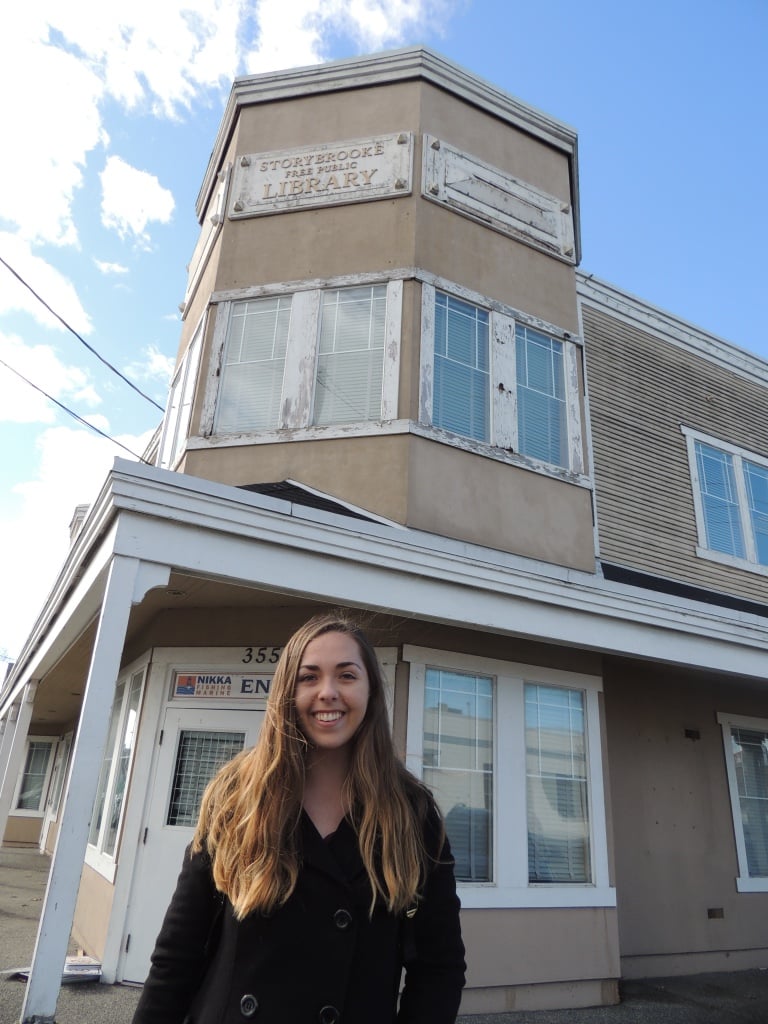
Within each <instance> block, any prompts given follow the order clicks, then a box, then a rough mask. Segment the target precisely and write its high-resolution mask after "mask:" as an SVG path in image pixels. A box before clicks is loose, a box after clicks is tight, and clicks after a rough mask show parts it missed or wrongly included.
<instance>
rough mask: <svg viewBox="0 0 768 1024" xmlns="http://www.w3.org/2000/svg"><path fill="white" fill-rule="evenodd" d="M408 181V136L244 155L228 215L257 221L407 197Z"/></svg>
mask: <svg viewBox="0 0 768 1024" xmlns="http://www.w3.org/2000/svg"><path fill="white" fill-rule="evenodd" d="M412 179H413V136H412V134H411V133H410V132H400V133H398V134H396V135H377V136H375V137H374V138H367V139H353V140H351V141H349V142H335V143H328V144H325V145H322V146H303V147H302V148H301V149H288V150H279V151H277V152H274V153H246V154H243V155H242V156H239V157H238V158H237V160H236V161H235V168H234V179H233V184H232V191H231V194H230V195H231V198H230V203H229V216H230V217H231V218H232V219H238V218H240V217H258V216H261V215H264V214H269V213H284V212H286V211H287V210H302V209H306V208H307V207H315V206H335V205H336V204H341V203H360V202H366V201H368V200H371V199H384V198H387V197H391V196H403V195H408V194H409V193H410V192H411V188H412Z"/></svg>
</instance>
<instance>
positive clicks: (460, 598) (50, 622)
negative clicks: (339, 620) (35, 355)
mask: <svg viewBox="0 0 768 1024" xmlns="http://www.w3.org/2000/svg"><path fill="white" fill-rule="evenodd" d="M291 513H292V506H291V504H290V503H289V502H286V501H281V500H279V499H275V498H271V497H267V496H265V495H261V494H258V493H256V492H252V491H244V490H241V489H239V488H236V487H233V486H228V485H225V484H218V483H215V482H212V481H208V480H203V479H200V478H196V477H190V476H186V475H184V474H180V473H174V472H171V471H168V470H161V469H157V468H155V467H151V466H144V465H140V464H138V463H133V462H129V461H127V460H123V459H116V460H115V465H114V469H113V471H112V472H111V474H110V476H109V478H108V480H107V483H106V484H105V487H104V488H103V490H102V494H101V495H100V499H99V503H97V506H96V507H95V509H94V512H93V513H92V516H93V517H94V519H93V521H91V526H92V528H91V529H89V530H88V534H89V536H90V542H89V546H88V547H87V548H81V547H80V546H79V545H77V546H78V555H79V556H78V559H77V560H76V564H75V566H74V569H73V567H72V566H70V565H69V563H67V565H66V566H65V570H66V572H65V571H63V573H62V576H60V577H59V581H58V582H57V586H56V587H54V590H53V591H52V595H51V597H50V598H49V601H48V603H47V604H46V607H45V608H44V610H43V613H42V614H41V616H40V618H39V619H38V623H37V624H36V626H35V630H34V631H33V634H32V635H31V637H30V640H29V641H28V643H27V645H26V647H25V651H24V652H23V657H22V658H20V659H19V662H18V664H17V669H15V670H14V675H15V676H16V679H15V680H14V683H13V685H12V687H11V688H9V690H8V694H7V699H11V700H12V699H13V697H14V696H15V694H16V693H17V691H18V687H19V686H20V685H22V683H23V682H25V681H26V680H27V679H28V678H32V677H33V675H35V674H38V675H39V669H40V667H41V666H42V667H45V666H46V665H47V664H51V663H52V661H53V660H54V659H55V658H56V657H59V656H60V655H61V653H62V652H63V650H65V649H66V646H68V644H69V643H70V642H71V641H72V639H74V638H75V635H76V632H75V631H79V630H81V629H82V628H84V625H85V624H87V621H89V620H90V618H92V617H93V614H95V613H96V611H97V610H98V606H99V600H100V595H101V594H102V592H103V569H104V567H105V566H106V565H107V564H108V562H109V560H110V559H111V557H112V556H113V555H125V556H128V557H132V558H136V559H137V560H139V561H141V562H142V563H144V564H145V565H146V566H147V567H148V570H151V569H152V567H153V566H154V567H155V568H156V569H159V568H160V567H163V566H167V567H170V568H174V569H177V570H179V571H181V572H190V573H193V574H197V575H201V576H204V577H208V578H212V579H218V580H222V581H225V582H231V583H233V584H236V585H238V586H254V587H259V588H260V589H264V588H267V589H274V590H275V591H276V592H283V593H285V592H289V593H295V594H299V595H303V596H307V597H309V596H312V597H315V598H317V599H319V600H323V601H329V602H333V603H339V604H346V605H350V606H356V607H360V608H377V609H379V610H381V611H383V612H384V611H386V612H392V613H394V614H396V615H401V616H408V617H422V618H423V617H427V618H429V619H430V620H432V621H437V622H443V623H446V624H450V625H455V626H469V627H470V628H475V629H478V630H481V631H484V632H491V633H496V634H500V635H507V636H521V637H523V636H524V637H528V638H531V639H536V640H539V641H541V642H549V643H554V644H558V645H566V646H574V647H579V648H582V649H589V650H593V651H596V652H602V653H610V654H615V655H619V656H628V657H637V658H643V659H648V658H650V659H653V660H655V661H663V662H668V663H670V664H678V665H689V666H692V667H698V668H703V669H711V670H713V671H718V672H725V673H729V674H735V675H744V676H751V677H754V678H760V679H765V678H768V620H766V619H763V618H761V617H760V616H756V615H749V614H746V613H739V612H735V611H730V610H727V609H717V610H713V609H712V606H711V605H704V604H702V603H700V602H694V601H687V600H685V599H683V598H678V597H674V596H670V595H659V594H656V593H651V592H649V591H646V590H642V589H640V588H637V587H628V586H624V585H621V584H618V583H614V582H611V581H607V580H605V579H603V578H602V576H599V575H594V574H590V573H586V572H581V571H575V570H569V569H564V568H562V567H558V566H552V565H548V564H546V563H540V562H533V561H532V560H528V559H524V558H522V557H519V556H514V555H509V554H506V553H504V552H499V551H494V550H491V549H486V548H481V547H479V546H476V545H471V544H466V543H462V542H459V541H454V540H451V539H450V538H445V537H438V536H436V535H433V534H428V533H422V532H420V531H415V530H410V529H403V528H402V527H398V528H394V527H388V526H385V525H383V524H380V523H372V522H366V521H363V520H357V519H356V520H350V519H349V518H348V517H346V516H344V515H335V514H333V513H328V512H322V513H317V514H316V515H313V514H312V510H309V509H304V508H302V509H301V515H300V516H297V515H293V514H291ZM90 520H91V517H89V521H90ZM98 520H101V521H103V522H109V524H110V529H109V530H108V531H106V532H101V533H99V531H98V530H97V529H96V528H95V522H97V521H98ZM86 556H87V559H88V561H87V563H86ZM83 566H85V571H84V574H83V575H82V577H81V578H80V579H79V580H78V579H77V578H76V572H77V570H78V569H79V571H81V572H82V571H83ZM67 578H68V579H69V581H70V584H71V585H70V586H69V587H67V585H66V582H67ZM100 580H101V581H102V582H99V581H100ZM73 630H74V631H73ZM7 699H6V702H7ZM0 710H1V709H0Z"/></svg>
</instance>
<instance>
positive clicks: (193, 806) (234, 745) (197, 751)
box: [166, 729, 245, 828]
mask: <svg viewBox="0 0 768 1024" xmlns="http://www.w3.org/2000/svg"><path fill="white" fill-rule="evenodd" d="M244 746H245V733H244V732H201V731H198V730H196V729H182V730H181V732H180V733H179V746H178V749H177V752H176V766H175V768H174V772H173V785H172V786H171V799H170V804H169V807H168V817H167V820H166V824H167V825H183V826H186V827H192V828H194V827H195V825H196V824H197V816H198V813H199V811H200V803H201V801H202V799H203V793H204V792H205V787H206V786H207V785H208V783H209V782H210V781H211V779H212V778H213V776H214V775H215V774H216V772H217V771H218V770H219V768H221V767H222V765H224V764H226V763H227V761H231V760H232V758H233V757H234V756H235V755H236V754H239V753H240V751H241V750H242V749H243V747H244Z"/></svg>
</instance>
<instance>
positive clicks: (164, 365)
mask: <svg viewBox="0 0 768 1024" xmlns="http://www.w3.org/2000/svg"><path fill="white" fill-rule="evenodd" d="M142 355H143V356H144V359H143V361H141V362H139V361H137V362H133V363H130V364H129V365H128V366H126V368H125V375H126V376H127V377H130V378H131V379H132V380H155V381H159V382H160V383H162V384H163V385H164V386H166V387H167V386H168V384H170V381H171V374H172V373H173V368H174V366H175V365H176V360H175V358H174V357H173V356H166V355H163V353H162V352H161V351H160V349H158V348H157V347H156V346H155V345H149V346H148V347H147V348H145V349H144V350H143V351H142Z"/></svg>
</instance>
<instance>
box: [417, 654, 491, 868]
mask: <svg viewBox="0 0 768 1024" xmlns="http://www.w3.org/2000/svg"><path fill="white" fill-rule="evenodd" d="M425 682H426V687H425V707H424V746H423V757H424V775H423V777H424V782H425V783H426V784H427V785H428V786H429V787H430V788H431V789H432V790H433V792H434V793H435V797H436V799H437V801H438V804H439V806H440V808H441V810H442V811H443V814H444V815H445V827H446V831H447V833H448V838H449V840H450V843H451V852H452V853H453V856H454V858H455V860H456V867H455V871H456V877H457V878H458V879H460V880H462V881H471V882H483V881H490V880H491V872H492V858H491V839H492V833H491V821H492V817H491V816H492V810H493V680H492V679H490V678H489V677H487V676H477V675H470V674H467V673H463V672H449V671H446V670H442V669H434V668H428V669H427V671H426V680H425Z"/></svg>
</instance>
